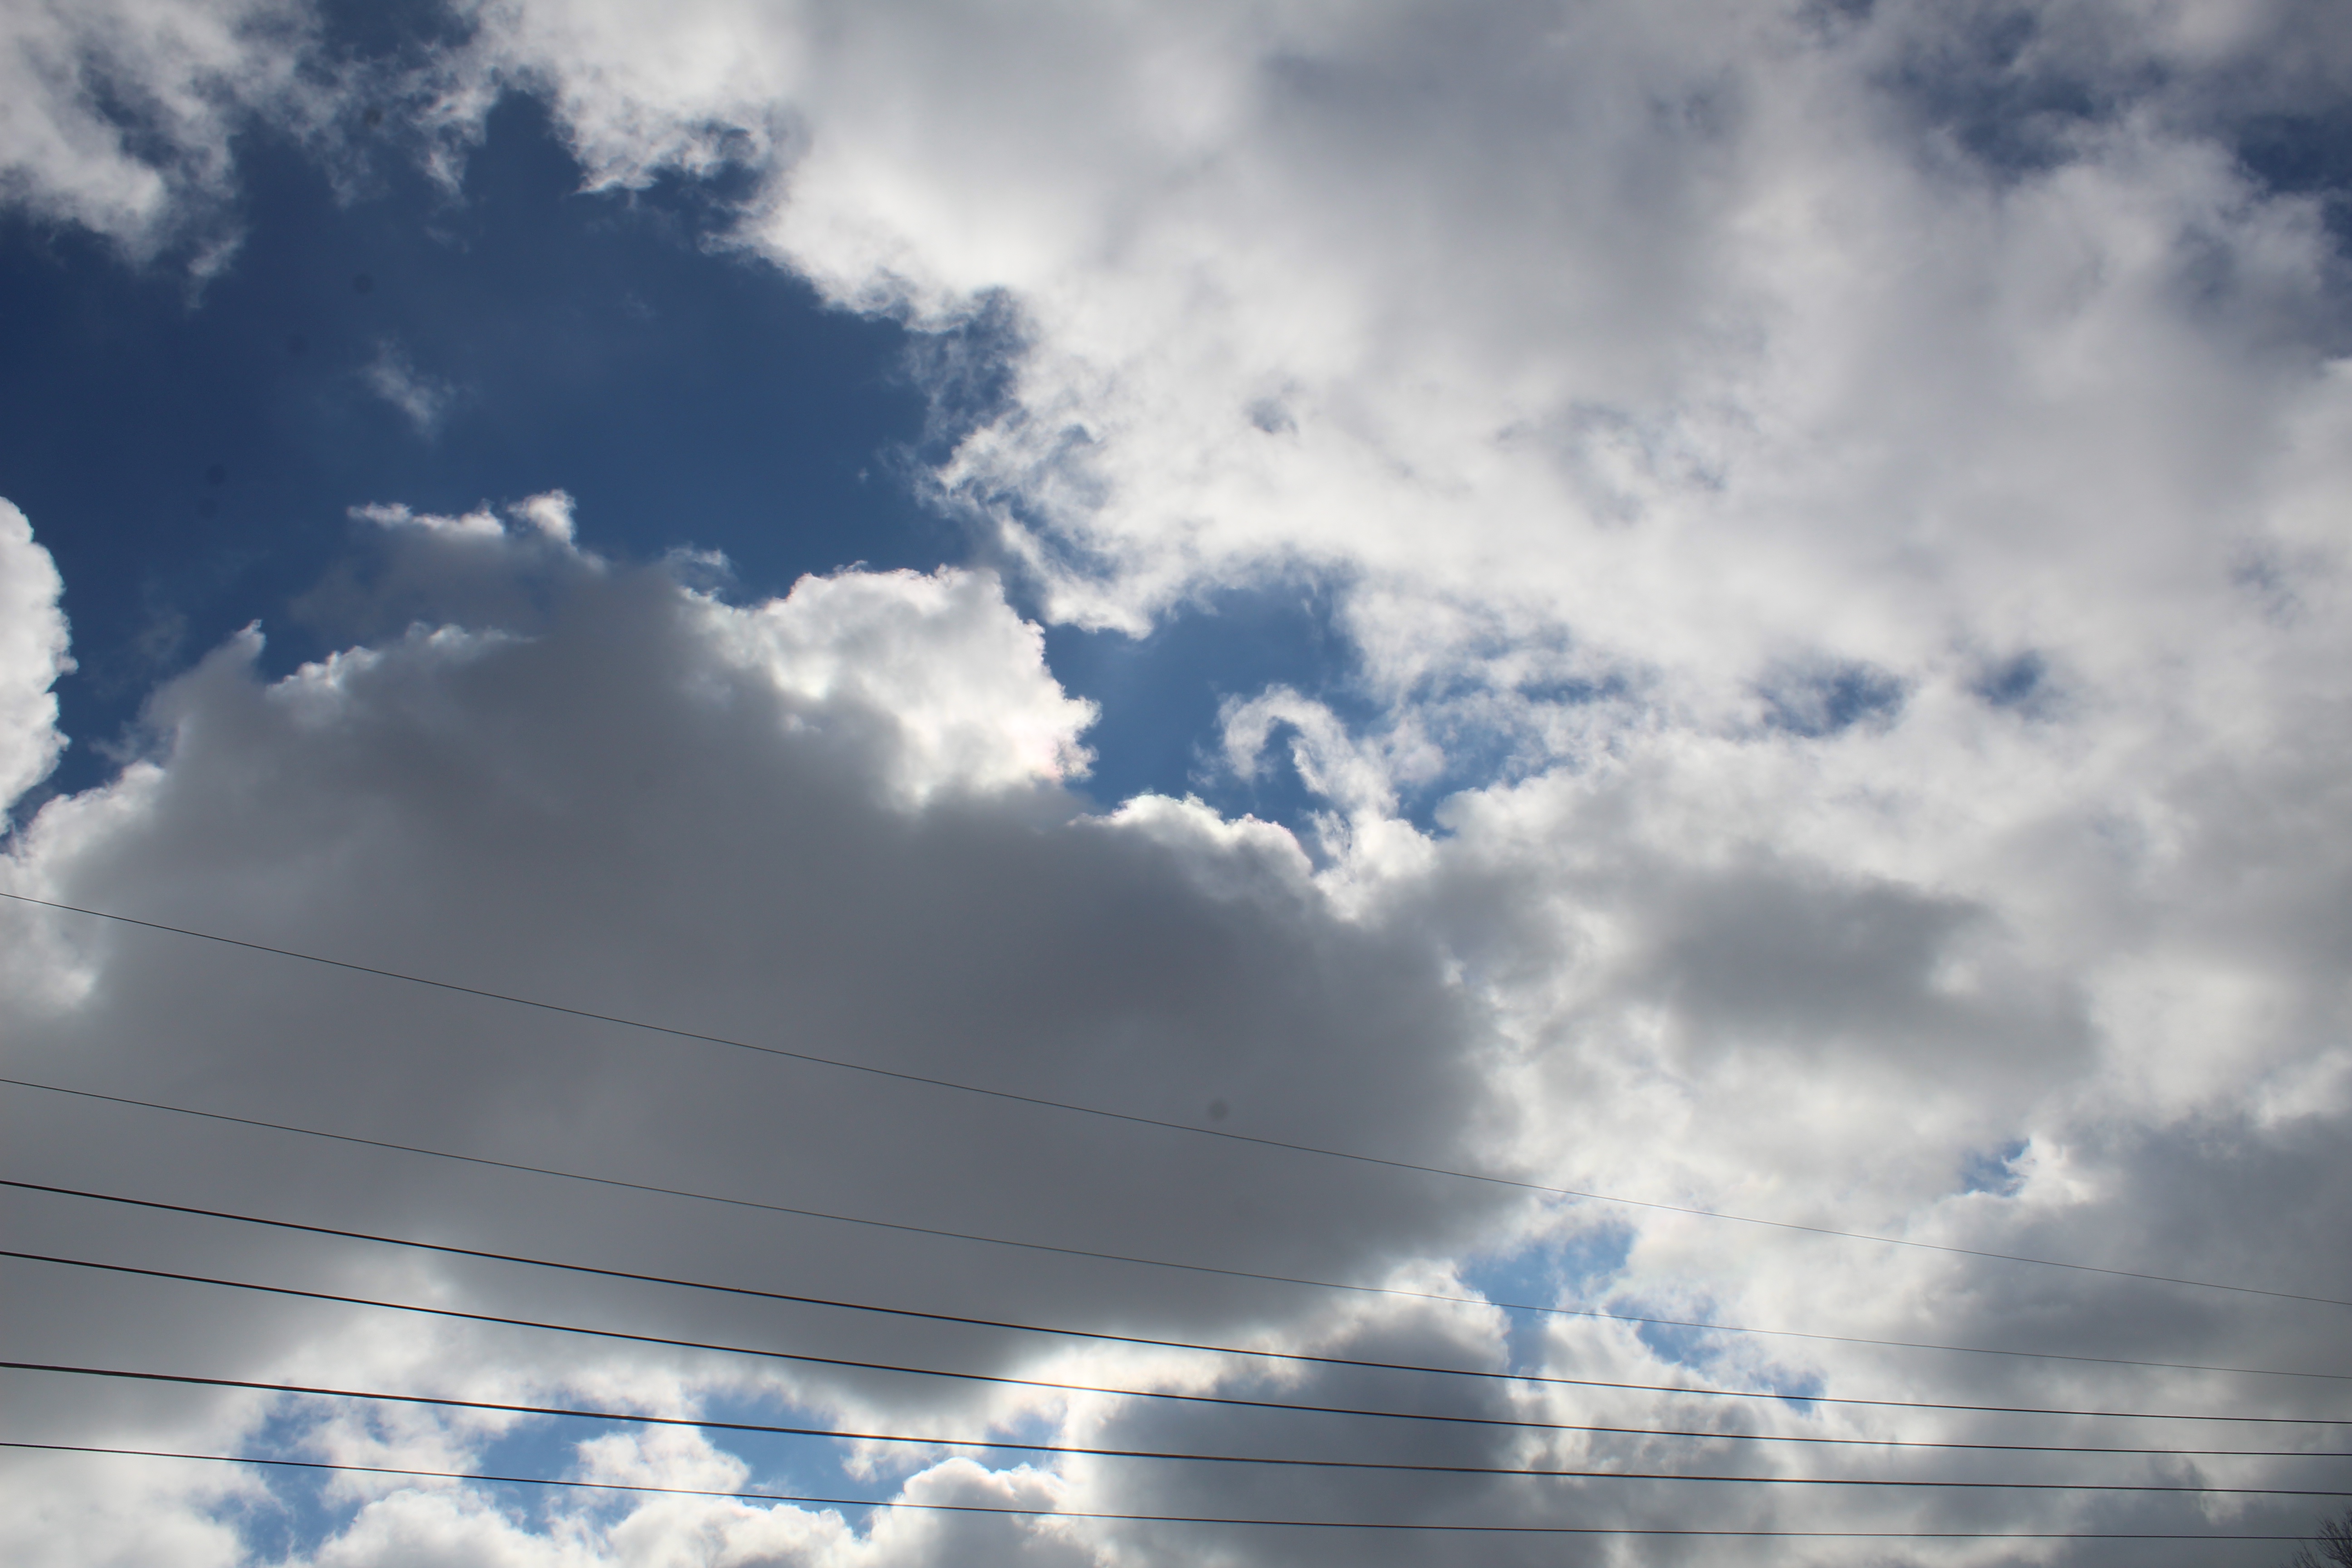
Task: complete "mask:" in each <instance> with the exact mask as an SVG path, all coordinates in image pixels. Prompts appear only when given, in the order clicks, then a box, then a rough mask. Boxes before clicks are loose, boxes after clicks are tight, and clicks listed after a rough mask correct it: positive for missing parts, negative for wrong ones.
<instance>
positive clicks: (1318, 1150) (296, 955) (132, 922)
mask: <svg viewBox="0 0 2352 1568" xmlns="http://www.w3.org/2000/svg"><path fill="white" fill-rule="evenodd" d="M0 899H11V900H15V901H16V902H17V903H21V904H32V905H36V906H37V907H39V908H41V909H47V910H59V911H61V912H63V913H67V914H76V915H87V916H89V917H90V918H92V919H94V920H102V921H115V922H117V923H119V924H121V925H129V926H138V927H141V928H142V929H144V930H147V931H164V932H168V933H169V934H171V935H173V936H184V937H191V938H194V939H195V940H197V941H200V942H217V943H220V944H221V945H223V946H226V947H237V948H244V949H246V950H247V951H248V952H264V953H269V954H271V955H273V956H276V957H278V958H291V959H299V960H300V961H301V962H303V963H317V964H322V965H325V966H326V967H328V968H331V969H341V970H345V971H348V972H350V973H355V974H372V975H374V976H375V977H377V978H378V979H382V980H397V981H400V982H402V983H403V984H410V985H422V986H427V987H430V988H432V989H434V990H436V991H447V992H451V993H454V994H458V995H463V996H475V997H479V998H481V999H482V1000H484V1001H488V1002H503V1003H506V1004H508V1005H511V1006H516V1007H530V1008H535V1009H538V1010H539V1011H541V1012H547V1013H557V1014H561V1015H562V1016H566V1017H572V1018H581V1019H585V1020H587V1021H589V1022H592V1023H598V1024H611V1025H614V1026H618V1027H621V1028H626V1029H642V1030H645V1031H646V1032H647V1033H650V1034H657V1035H667V1036H669V1037H672V1038H674V1039H681V1040H693V1041H696V1042H698V1043H700V1044H703V1045H711V1046H724V1047H728V1048H730V1049H731V1050H739V1051H750V1052H753V1053H755V1054H757V1055H760V1056H766V1057H775V1058H783V1059H786V1060H790V1061H796V1062H802V1063H805V1064H807V1065H809V1066H812V1067H826V1068H838V1069H840V1070H841V1071H844V1072H856V1073H865V1074H867V1075H869V1076H872V1077H875V1078H882V1079H892V1080H894V1081H897V1082H900V1083H917V1084H923V1085H926V1086H928V1087H929V1088H933V1089H951V1090H953V1091H955V1092H957V1093H959V1094H973V1095H982V1096H984V1097H986V1098H988V1099H991V1100H1007V1101H1011V1102H1013V1103H1015V1104H1021V1105H1034V1106H1038V1107H1041V1108H1043V1109H1045V1110H1061V1111H1068V1112H1070V1113H1072V1114H1075V1115H1080V1116H1098V1117H1103V1118H1106V1119H1108V1120H1110V1121H1125V1122H1129V1123H1132V1124H1134V1125H1137V1126H1141V1127H1158V1128H1161V1129H1163V1130H1165V1131H1171V1132H1184V1133H1190V1134H1192V1135H1194V1136H1196V1137H1202V1138H1223V1139H1226V1140H1228V1141H1230V1142H1237V1143H1254V1144H1257V1145H1259V1146H1260V1147H1263V1148H1268V1149H1283V1150H1287V1151H1289V1152H1292V1153H1296V1154H1311V1155H1314V1156H1316V1157H1318V1158H1320V1159H1327V1160H1348V1161H1352V1162H1355V1163H1360V1164H1367V1165H1381V1166H1386V1167H1387V1168H1389V1169H1391V1170H1398V1171H1415V1172H1419V1173H1422V1174H1423V1175H1431V1176H1445V1177H1449V1178H1452V1179H1454V1180H1455V1181H1465V1182H1480V1183H1485V1184H1489V1185H1493V1186H1500V1187H1510V1188H1513V1189H1516V1190H1517V1191H1521V1192H1529V1193H1539V1194H1546V1195H1548V1196H1552V1197H1566V1198H1580V1199H1583V1200H1585V1201H1587V1202H1591V1203H1603V1204H1617V1205H1622V1206H1625V1207H1629V1208H1641V1209H1651V1210H1654V1211H1657V1212H1659V1213H1663V1214H1679V1215H1691V1216H1694V1217H1696V1218H1700V1219H1715V1220H1726V1221H1731V1222H1735V1223H1738V1224H1740V1225H1754V1226H1768V1227H1769V1228H1771V1229H1775V1230H1787V1231H1800V1232H1803V1233H1805V1234H1807V1235H1811V1236H1825V1237H1835V1238H1837V1239H1839V1240H1843V1241H1868V1242H1875V1243H1877V1244H1879V1245H1880V1246H1883V1247H1910V1248H1913V1249H1916V1250H1918V1251H1924V1252H1941V1253H1947V1254H1950V1255H1952V1256H1955V1257H1961V1258H1987V1259H1990V1260H1992V1261H1995V1262H2000V1263H2021V1264H2031V1265H2032V1266H2034V1267H2037V1268H2065V1269H2072V1270H2074V1271H2076V1272H2079V1273H2085V1274H2104V1275H2108V1276H2111V1277H2113V1278H2116V1279H2140V1280H2146V1281H2149V1282H2151V1283H2155V1284H2159V1285H2183V1286H2188V1287H2190V1288H2193V1289H2200V1290H2226V1291H2230V1292H2232V1293H2233V1294H2238V1295H2247V1296H2267V1297H2271V1298H2273V1299H2275V1300H2285V1301H2308V1302H2313V1303H2315V1304H2317V1305H2320V1306H2327V1307H2352V1300H2339V1299H2337V1298H2336V1297H2333V1296H2308V1295H2303V1294H2300V1293H2298V1292H2296V1291H2292V1290H2270V1289H2262V1288H2260V1287H2257V1286H2252V1285H2229V1284H2224V1283H2222V1282H2221V1281H2219V1280H2213V1279H2184V1278H2181V1277H2179V1276H2176V1275H2170V1274H2148V1273H2144V1272H2142V1271H2140V1270H2138V1269H2132V1268H2106V1267H2104V1266H2102V1265H2099V1264H2095V1263H2071V1262H2066V1261H2064V1260H2062V1259H2059V1258H2033V1257H2029V1256H2026V1255H2024V1254H2021V1253H2013V1252H1993V1251H1990V1250H1987V1249H1985V1248H1981V1247H1956V1246H1952V1245H1950V1244H1948V1243H1946V1242H1939V1241H1916V1240H1911V1239H1908V1238H1906V1237H1893V1236H1875V1235H1873V1234H1871V1233H1869V1232H1867V1231H1858V1230H1838V1229H1835V1228H1833V1227H1832V1226H1819V1225H1803V1224H1800V1223H1798V1222H1796V1221H1793V1220H1781V1219H1763V1218H1759V1217H1758V1216H1757V1215H1739V1214H1728V1213H1726V1212H1724V1211H1723V1210H1720V1209H1703V1208H1697V1207H1694V1206H1691V1205H1683V1204H1669V1203H1659V1202H1655V1201H1654V1200H1651V1199H1647V1198H1628V1197H1621V1196H1618V1195H1617V1194H1612V1193H1596V1192H1588V1191H1585V1190H1583V1189H1581V1188H1577V1187H1556V1186H1551V1185H1548V1184H1544V1183H1541V1182H1528V1181H1522V1180H1519V1179H1518V1178H1517V1177H1514V1176H1497V1175H1494V1174H1492V1173H1486V1172H1482V1171H1459V1170H1454V1169H1452V1168H1450V1167H1447V1166H1444V1165H1425V1164H1422V1163H1417V1162H1415V1161H1412V1160H1396V1159H1390V1158H1388V1157H1386V1156H1383V1155H1379V1154H1364V1153H1358V1152H1354V1151H1351V1150H1346V1149H1327V1148H1324V1147H1322V1146H1321V1145H1319V1144H1314V1143H1300V1142H1293V1141H1291V1140H1288V1139H1282V1138H1268V1137H1265V1136H1263V1135H1261V1134H1258V1133H1253V1132H1238V1131H1232V1130H1231V1129H1228V1128H1223V1127H1201V1126H1196V1125H1195V1124H1193V1123H1192V1122H1189V1121H1167V1120H1165V1119H1163V1118H1160V1117H1156V1116H1143V1115H1139V1114H1138V1113H1135V1112H1132V1111H1125V1110H1109V1109H1108V1108H1106V1107H1102V1106H1095V1105H1084V1104H1080V1103H1078V1102H1076V1101H1075V1100H1053V1099H1049V1098H1047V1097H1045V1096H1044V1095H1034V1094H1022V1093H1018V1092H1016V1091H1014V1090H1013V1089H989V1088H986V1087H984V1086H982V1085H980V1084H973V1083H965V1082H962V1081H961V1080H960V1079H948V1078H937V1077H933V1076H931V1075H929V1074H927V1073H917V1072H907V1071H903V1070H901V1069H898V1068H885V1067H877V1066H874V1065H873V1064H871V1063H869V1062H857V1061H847V1060H844V1059H842V1058H838V1057H822V1056H817V1055H815V1054H814V1053H812V1052H808V1051H795V1050H791V1049H788V1048H786V1047H782V1046H762V1045H755V1044H753V1043H751V1042H750V1041H748V1040H736V1039H730V1038H728V1037H726V1036H724V1035H706V1034H702V1033H699V1032H698V1031H696V1030H693V1029H681V1028H677V1027H674V1026H670V1025H667V1024H653V1023H647V1022H646V1021H645V1020H643V1019H639V1018H628V1017H623V1016H619V1015H617V1014H613V1013H598V1012H593V1011H592V1010H590V1009H588V1008H585V1007H572V1006H567V1005H564V1004H562V1003H560V1002H548V1001H542V1000H541V999H539V998H537V997H531V996H517V995H513V994H509V993H506V992H502V991H490V990H486V989H483V988H482V987H479V986H474V985H461V984H457V982H455V981H449V980H434V979H430V978H427V977H426V976H424V975H419V974H408V973H403V972H401V971H399V970H396V969H379V968H376V967H374V966H373V965H371V964H365V963H352V962H351V961H349V960H347V959H341V958H326V957H322V956H321V955H320V954H318V953H314V952H300V951H299V950H297V949H294V948H286V947H272V946H270V945H269V944H268V943H267V942H247V941H244V940H242V939H240V938H237V937H233V936H221V935H219V934H217V933H215V932H213V931H197V930H194V929H193V928H191V927H188V926H175V925H166V924H164V923H163V922H162V921H148V920H140V919H138V918H136V917H134V916H131V915H123V914H116V913H114V912H112V911H111V910H93V909H88V908H84V907H83V906H81V905H79V904H66V903H58V902H56V901H54V900H48V899H36V898H33V897H31V896H29V895H27V894H24V893H11V892H5V891H0Z"/></svg>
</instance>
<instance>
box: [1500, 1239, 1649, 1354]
mask: <svg viewBox="0 0 2352 1568" xmlns="http://www.w3.org/2000/svg"><path fill="white" fill-rule="evenodd" d="M1632 1252H1633V1229H1632V1227H1631V1226H1619V1225H1605V1226H1599V1227H1596V1228H1594V1229H1592V1230H1589V1231H1584V1232H1581V1233H1580V1234H1578V1235H1576V1236H1573V1237H1568V1238H1567V1239H1565V1240H1551V1239H1547V1240H1542V1241H1538V1242H1536V1243H1534V1244H1532V1245H1530V1246H1527V1247H1518V1248H1516V1249H1514V1250H1512V1251H1509V1252H1505V1253H1495V1254H1489V1255H1487V1256H1486V1257H1483V1258H1472V1259H1470V1260H1469V1261H1468V1262H1467V1263H1466V1264H1465V1266H1464V1267H1463V1268H1462V1269H1461V1271H1460V1272H1461V1277H1462V1279H1463V1282H1464V1283H1465V1284H1466V1285H1468V1286H1469V1287H1470V1288H1471V1289H1474V1290H1475V1291H1477V1292H1478V1294H1480V1295H1481V1296H1484V1297H1485V1298H1486V1300H1489V1301H1492V1302H1494V1303H1495V1304H1496V1306H1499V1307H1502V1308H1503V1309H1504V1316H1505V1317H1506V1319H1507V1321H1508V1322H1509V1331H1508V1340H1507V1350H1508V1354H1509V1359H1510V1369H1511V1370H1512V1371H1514V1372H1532V1371H1535V1370H1537V1368H1538V1365H1539V1363H1541V1362H1542V1360H1543V1342H1544V1339H1545V1336H1546V1335H1547V1334H1548V1333H1549V1331H1550V1329H1551V1327H1552V1326H1553V1325H1554V1324H1555V1323H1558V1322H1559V1321H1560V1320H1559V1316H1558V1315H1557V1314H1556V1313H1553V1312H1549V1311H1541V1310H1527V1309H1536V1308H1549V1307H1569V1308H1577V1309H1591V1310H1606V1309H1605V1308H1603V1307H1602V1306H1601V1293H1602V1292H1603V1291H1605V1290H1606V1289H1607V1288H1608V1286H1609V1284H1610V1282H1611V1281H1612V1280H1613V1279H1616V1278H1617V1277H1618V1276H1619V1275H1620V1274H1621V1273H1622V1271H1623V1269H1624V1267H1625V1260H1626V1258H1628V1257H1629V1256H1630V1255H1631V1254H1632Z"/></svg>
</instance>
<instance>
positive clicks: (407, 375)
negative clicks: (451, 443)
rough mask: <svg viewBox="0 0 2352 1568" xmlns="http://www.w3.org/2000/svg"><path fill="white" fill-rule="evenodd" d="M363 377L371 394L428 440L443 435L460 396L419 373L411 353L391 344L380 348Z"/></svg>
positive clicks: (438, 381) (443, 383) (443, 382)
mask: <svg viewBox="0 0 2352 1568" xmlns="http://www.w3.org/2000/svg"><path fill="white" fill-rule="evenodd" d="M362 375H363V378H364V379H365V380H366V382H367V384H368V390H369V391H370V392H373V393H374V394H375V395H377V396H378V397H381V398H383V400H384V401H385V402H386V403H389V404H391V405H393V406H394V408H397V409H398V410H400V412H401V413H402V414H403V415H404V416H407V419H408V422H409V424H410V425H412V426H415V430H416V433H417V434H418V435H419V436H422V437H425V438H426V439H427V440H430V439H432V438H433V437H435V436H436V435H438V434H440V431H441V421H442V420H443V418H445V417H446V416H447V414H448V412H449V405H450V404H451V403H452V402H453V401H455V400H456V398H457V388H456V387H454V386H452V385H450V384H448V383H447V382H445V381H440V380H436V378H434V377H433V376H430V375H427V374H425V373H424V372H422V371H420V370H418V369H417V368H416V366H415V363H412V362H411V361H410V359H409V357H408V353H407V351H406V350H404V349H403V348H402V347H401V346H400V345H399V344H398V343H395V342H389V341H387V342H381V343H378V344H377V345H376V351H375V358H373V360H370V361H369V362H368V367H367V369H366V371H365V372H363V373H362Z"/></svg>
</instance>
